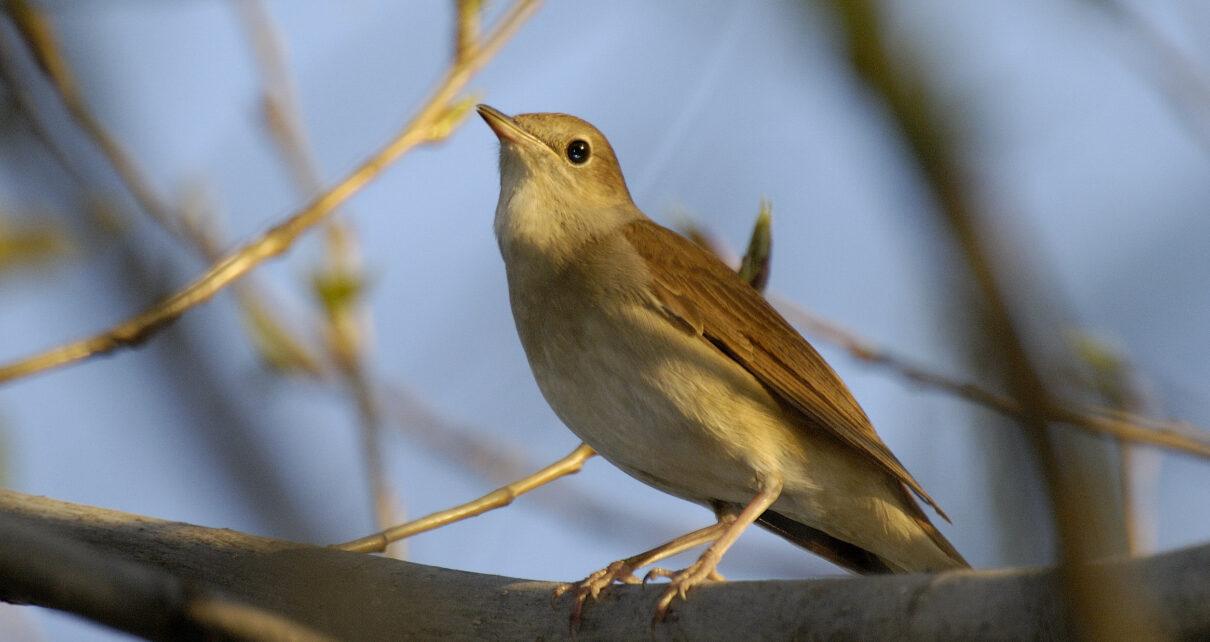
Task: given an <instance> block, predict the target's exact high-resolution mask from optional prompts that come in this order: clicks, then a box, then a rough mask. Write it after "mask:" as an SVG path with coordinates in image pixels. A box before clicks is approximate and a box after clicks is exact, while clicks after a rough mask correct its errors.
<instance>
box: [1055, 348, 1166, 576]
mask: <svg viewBox="0 0 1210 642" xmlns="http://www.w3.org/2000/svg"><path fill="white" fill-rule="evenodd" d="M1072 334H1073V336H1072V337H1071V338H1072V343H1073V344H1074V347H1075V351H1076V354H1077V355H1078V356H1080V357H1081V358H1082V359H1083V360H1084V361H1085V362H1086V363H1088V364H1089V366H1090V367H1091V372H1092V381H1090V382H1089V383H1090V386H1091V387H1092V388H1093V389H1094V390H1095V391H1096V392H1097V394H1098V395H1099V396H1100V397H1101V398H1102V399H1103V400H1104V401H1105V403H1107V404H1109V406H1111V407H1113V408H1117V409H1119V410H1122V411H1128V412H1143V411H1144V410H1146V409H1147V408H1148V407H1151V408H1155V407H1156V404H1155V403H1154V402H1149V399H1148V395H1147V394H1146V393H1145V392H1144V391H1143V389H1142V386H1141V385H1140V383H1141V382H1140V381H1139V379H1138V377H1137V376H1136V375H1135V373H1134V370H1133V369H1132V367H1131V365H1130V363H1129V362H1128V361H1127V360H1126V358H1125V357H1124V356H1123V355H1122V354H1121V353H1119V352H1118V351H1117V350H1115V349H1114V348H1113V347H1111V346H1110V345H1108V344H1107V343H1105V342H1104V341H1101V340H1098V339H1097V338H1095V337H1093V336H1091V335H1089V334H1086V333H1072ZM1147 454H1148V453H1140V452H1138V451H1137V450H1136V448H1135V446H1134V445H1133V444H1131V443H1129V442H1124V441H1123V442H1120V443H1119V445H1118V468H1119V471H1118V474H1119V475H1120V484H1119V485H1120V488H1121V493H1122V512H1123V518H1124V521H1125V523H1126V545H1127V552H1128V553H1129V554H1130V555H1140V554H1142V553H1144V552H1145V551H1148V550H1150V549H1151V548H1152V546H1153V542H1154V539H1155V538H1154V532H1155V528H1154V524H1155V520H1156V516H1155V509H1154V506H1153V504H1154V502H1148V501H1142V500H1140V498H1139V496H1140V495H1141V494H1143V493H1142V492H1141V491H1142V489H1143V488H1145V487H1147V486H1151V485H1153V484H1154V482H1155V481H1156V479H1157V477H1158V475H1159V472H1160V460H1159V459H1157V458H1156V457H1154V454H1152V455H1153V456H1151V457H1147V456H1146V455H1147ZM1148 482H1150V483H1148Z"/></svg>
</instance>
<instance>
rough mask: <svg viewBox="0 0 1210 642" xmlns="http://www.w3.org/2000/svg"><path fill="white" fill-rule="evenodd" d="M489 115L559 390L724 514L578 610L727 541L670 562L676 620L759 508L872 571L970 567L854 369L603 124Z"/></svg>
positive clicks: (636, 460)
mask: <svg viewBox="0 0 1210 642" xmlns="http://www.w3.org/2000/svg"><path fill="white" fill-rule="evenodd" d="M479 114H480V115H481V116H482V117H483V119H484V120H485V121H487V124H488V125H489V126H490V127H491V128H492V130H494V131H495V133H496V135H497V137H498V138H499V139H500V201H499V204H498V206H497V208H496V217H495V231H496V238H497V240H498V242H499V245H500V252H501V254H502V255H503V258H504V265H505V270H506V272H507V275H508V289H509V298H510V301H511V304H512V310H513V317H514V319H515V321H516V325H517V332H518V334H519V335H520V337H521V343H522V345H523V346H524V348H525V354H526V356H527V358H528V359H529V364H530V367H531V369H532V370H533V373H534V377H535V379H536V380H537V382H538V387H539V388H540V389H541V391H542V394H543V396H544V397H545V398H546V400H547V402H548V403H549V404H550V406H551V408H553V409H554V411H555V413H556V414H557V415H558V416H559V418H560V419H561V420H562V421H563V422H564V423H565V424H567V426H568V427H569V428H570V429H571V430H572V432H574V433H575V434H576V435H577V436H579V437H580V439H582V440H583V441H584V442H585V443H587V444H588V445H589V446H591V447H592V448H593V449H595V450H596V451H597V452H598V453H600V454H601V455H602V456H603V457H604V458H605V459H607V460H609V461H610V462H611V463H613V464H614V465H616V466H617V467H619V468H621V469H622V470H624V471H625V472H627V473H628V474H630V475H631V476H633V477H635V478H637V479H639V480H641V481H643V482H645V483H647V484H649V485H651V486H654V487H655V488H658V489H659V490H662V491H664V492H667V493H670V494H672V495H675V496H677V497H681V498H683V499H687V500H689V501H692V502H696V503H698V504H702V505H704V506H706V507H708V508H710V509H711V510H713V511H714V512H715V514H716V516H717V518H718V520H717V522H716V523H715V524H713V525H710V526H707V527H705V528H702V529H700V530H697V531H694V532H692V533H688V534H686V535H684V536H682V537H679V538H677V539H675V540H672V541H670V542H667V543H665V544H663V545H661V546H658V547H656V548H654V549H652V550H650V551H646V552H644V553H641V554H639V555H636V556H634V557H631V558H628V559H625V560H620V561H618V562H614V563H613V564H611V565H609V566H608V567H606V568H604V569H602V570H600V571H597V572H596V573H593V574H592V575H590V576H589V577H588V578H586V579H585V580H584V581H582V582H579V583H577V584H575V585H565V586H563V587H561V589H560V591H559V593H562V592H565V591H568V590H572V591H574V594H575V604H574V606H573V614H572V615H573V619H578V618H579V616H580V613H581V609H582V608H583V605H584V602H585V601H586V600H587V599H588V598H589V597H591V598H594V599H595V598H596V597H597V595H598V594H599V593H600V591H601V590H603V589H604V588H606V587H608V586H609V585H611V584H612V583H614V582H626V583H636V582H638V581H639V580H638V579H637V578H636V577H635V576H634V571H636V570H637V569H638V568H640V567H642V566H646V565H648V564H652V563H654V562H656V561H659V560H661V559H664V558H666V557H669V556H671V555H674V554H676V553H679V552H681V551H684V550H687V549H689V548H692V547H695V546H699V545H702V544H707V543H709V544H710V546H709V547H708V548H707V549H706V550H705V552H704V553H702V555H701V557H699V558H698V559H697V561H696V562H694V563H693V564H692V565H690V566H689V567H688V568H686V569H684V570H682V571H678V572H675V573H673V572H668V571H664V570H662V569H657V570H656V571H654V572H653V574H654V575H663V576H668V577H671V583H670V584H669V586H668V588H667V590H666V591H665V592H664V593H663V595H662V596H661V597H660V600H659V602H658V604H657V608H656V618H657V619H662V618H663V616H664V615H665V614H666V612H667V610H668V607H669V605H670V604H671V603H672V600H673V599H674V598H675V597H676V596H678V595H680V596H681V597H682V598H683V597H684V596H685V594H686V592H687V591H689V590H690V589H691V588H693V587H694V586H696V585H698V584H700V583H702V582H704V581H707V580H712V579H721V577H720V576H719V575H718V573H717V566H718V563H719V560H721V559H722V557H723V554H724V553H726V551H727V549H728V548H729V547H730V546H731V545H732V544H733V543H734V542H735V540H736V539H737V538H738V537H739V536H740V534H741V533H743V531H744V529H745V528H747V527H748V526H749V525H750V524H753V523H757V524H760V525H761V526H763V527H765V528H767V529H769V530H771V531H773V532H775V533H777V534H778V535H781V536H782V537H784V538H786V539H788V540H790V541H791V542H794V543H795V544H798V545H800V546H802V547H803V548H805V549H807V550H808V551H811V552H813V553H815V554H817V555H820V556H822V557H824V558H826V559H828V560H829V561H831V562H833V563H835V564H838V565H839V566H842V567H844V568H846V569H849V570H851V571H854V572H857V573H904V572H917V571H940V570H945V569H954V568H964V567H966V566H967V564H966V561H965V560H963V559H962V556H961V555H960V554H958V551H957V550H955V549H954V547H953V546H952V545H951V544H950V543H949V542H948V541H947V540H946V539H945V537H943V536H942V535H941V533H940V532H938V530H937V529H936V528H935V527H934V526H933V524H932V523H931V522H930V521H929V519H928V517H927V516H926V515H925V513H924V511H923V510H921V508H920V506H919V505H918V504H917V503H916V500H915V498H913V496H912V495H915V497H918V498H919V499H921V500H923V501H924V502H925V503H927V504H929V505H930V506H932V507H933V508H934V509H935V510H936V511H937V512H938V514H940V515H941V516H942V517H945V514H944V513H943V512H942V511H941V509H940V508H938V507H937V504H936V502H934V501H933V499H932V498H931V497H929V495H928V493H926V492H925V491H924V489H923V488H921V487H920V484H919V483H917V482H916V480H915V479H914V478H913V477H912V475H911V474H910V473H908V471H907V469H906V468H904V466H903V464H902V463H900V462H899V460H898V459H897V458H896V457H895V455H894V454H892V453H891V451H890V449H888V448H887V446H886V444H884V443H883V442H882V439H880V438H879V437H878V434H877V433H876V432H874V427H873V426H872V425H871V424H870V420H869V418H867V417H866V414H865V412H864V411H862V409H861V406H859V405H858V403H857V401H856V400H855V399H854V398H853V395H852V394H851V393H850V392H849V390H848V388H846V387H845V385H844V383H843V382H842V381H841V380H840V377H838V376H837V375H836V373H835V372H834V371H833V370H832V368H830V367H829V366H828V364H827V363H826V362H824V360H823V358H822V357H820V355H819V353H818V352H816V351H815V349H814V348H812V347H811V345H810V344H809V343H807V341H806V339H804V338H802V336H800V335H799V334H798V333H797V332H796V331H795V330H794V329H793V328H792V327H791V326H790V324H789V323H787V322H786V320H785V319H783V318H782V317H781V315H779V314H778V313H777V311H776V310H774V309H773V307H772V306H771V305H769V303H768V302H767V301H766V300H765V299H764V297H763V296H761V294H760V293H759V292H757V291H756V290H755V289H753V288H752V287H751V286H750V285H749V284H748V283H746V282H744V281H743V280H742V279H740V278H739V276H738V275H737V274H736V273H735V272H734V271H733V270H732V269H730V268H729V267H728V266H727V265H726V264H724V263H722V262H721V261H720V260H719V259H717V258H716V257H715V256H714V255H713V254H711V253H709V252H707V251H705V250H703V249H702V248H701V247H699V246H698V245H696V244H694V243H692V242H691V241H689V240H687V239H685V238H683V237H681V236H680V235H678V234H676V233H675V232H673V231H671V230H668V229H667V228H664V227H661V226H660V225H657V224H656V223H654V222H652V221H651V219H649V218H648V217H647V216H645V215H644V214H643V213H642V212H641V211H639V209H638V208H637V207H636V206H635V205H634V202H633V201H632V200H631V197H630V192H629V190H627V188H626V182H625V180H624V179H623V178H622V170H621V167H620V166H619V164H618V160H617V157H616V156H615V155H614V152H613V148H612V147H610V145H609V142H608V141H607V140H606V139H605V137H604V136H603V135H602V134H601V133H600V132H599V131H597V129H596V128H595V127H593V126H592V125H590V124H588V123H586V122H584V121H583V120H580V119H579V118H576V117H574V116H568V115H566V114H522V115H519V116H516V117H511V118H510V117H508V116H506V115H504V114H503V113H501V112H499V111H497V110H495V109H493V108H491V107H489V106H487V105H480V106H479ZM947 519H948V518H947ZM649 576H650V575H649Z"/></svg>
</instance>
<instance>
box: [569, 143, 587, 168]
mask: <svg viewBox="0 0 1210 642" xmlns="http://www.w3.org/2000/svg"><path fill="white" fill-rule="evenodd" d="M591 153H592V150H591V149H590V148H589V147H588V141H586V140H584V139H583V138H577V139H575V140H573V141H571V142H570V143H567V160H569V161H571V162H572V163H574V164H576V165H583V164H584V163H586V162H588V156H589V155H590V154H591Z"/></svg>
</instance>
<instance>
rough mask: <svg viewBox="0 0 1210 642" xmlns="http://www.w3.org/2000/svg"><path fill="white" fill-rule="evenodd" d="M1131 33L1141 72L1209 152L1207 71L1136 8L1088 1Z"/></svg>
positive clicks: (1209, 78) (1209, 87)
mask: <svg viewBox="0 0 1210 642" xmlns="http://www.w3.org/2000/svg"><path fill="white" fill-rule="evenodd" d="M1088 2H1089V3H1090V4H1093V5H1096V6H1097V7H1100V8H1101V10H1103V11H1104V13H1105V14H1106V15H1108V16H1109V17H1110V18H1112V19H1113V20H1115V21H1116V22H1117V23H1118V24H1119V25H1120V26H1122V27H1123V28H1125V29H1126V30H1128V31H1129V32H1130V34H1132V35H1133V36H1134V37H1135V39H1136V40H1137V41H1138V43H1139V44H1140V45H1141V46H1142V47H1143V50H1144V52H1143V53H1144V55H1145V56H1147V57H1148V59H1147V60H1145V61H1138V62H1140V63H1141V66H1145V67H1146V70H1145V71H1144V73H1145V74H1146V75H1147V76H1148V77H1150V78H1151V79H1152V81H1153V82H1154V83H1155V84H1156V86H1157V89H1159V91H1160V92H1161V93H1162V94H1163V95H1164V97H1165V98H1166V102H1167V103H1168V106H1169V107H1170V108H1171V109H1172V112H1173V113H1174V114H1175V115H1176V116H1177V118H1178V119H1179V120H1180V121H1181V122H1182V123H1183V124H1184V125H1185V128H1186V129H1187V130H1188V131H1189V132H1190V133H1191V134H1193V137H1194V139H1195V140H1197V142H1198V143H1199V144H1200V145H1201V147H1202V149H1203V150H1204V151H1206V152H1210V73H1208V72H1207V71H1206V69H1205V67H1204V66H1202V65H1201V64H1200V63H1199V62H1198V61H1196V60H1194V59H1193V58H1190V57H1189V56H1188V55H1187V54H1185V52H1183V51H1181V49H1180V48H1179V47H1177V46H1176V45H1174V44H1173V43H1172V42H1171V41H1170V40H1169V39H1168V38H1167V37H1166V36H1165V35H1164V34H1163V33H1162V32H1161V31H1160V30H1159V29H1157V28H1156V27H1155V25H1153V24H1152V23H1151V21H1150V20H1149V19H1148V18H1147V17H1146V16H1144V15H1142V14H1140V13H1139V11H1138V10H1137V9H1135V8H1134V7H1132V6H1130V4H1129V3H1126V2H1122V1H1121V0H1088Z"/></svg>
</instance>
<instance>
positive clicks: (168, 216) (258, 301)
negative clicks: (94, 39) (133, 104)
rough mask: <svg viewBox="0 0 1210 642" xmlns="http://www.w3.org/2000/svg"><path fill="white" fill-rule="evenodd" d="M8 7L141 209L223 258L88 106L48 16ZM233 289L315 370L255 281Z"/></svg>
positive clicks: (295, 359)
mask: <svg viewBox="0 0 1210 642" xmlns="http://www.w3.org/2000/svg"><path fill="white" fill-rule="evenodd" d="M7 9H8V11H9V15H10V16H11V17H12V18H13V21H14V23H15V24H16V25H17V27H18V31H19V32H20V33H21V34H22V36H23V37H24V39H25V41H26V43H27V44H28V45H29V49H30V52H31V53H32V54H33V56H34V59H35V60H36V61H37V62H38V64H39V66H40V67H41V68H42V69H43V71H44V72H45V73H46V75H47V77H48V78H49V79H50V81H51V85H52V86H53V87H54V89H55V91H56V93H57V94H58V95H59V98H60V100H61V101H62V103H63V106H64V107H65V108H66V109H67V112H68V114H69V115H70V116H71V117H72V119H73V120H74V121H75V123H76V124H77V125H78V126H79V127H80V129H81V130H83V131H84V133H85V134H86V135H87V136H88V137H89V138H90V139H91V140H92V141H93V142H94V143H95V144H96V145H97V147H98V148H99V149H100V150H101V153H102V155H103V156H104V157H105V159H106V160H107V161H108V162H109V164H110V167H112V168H113V170H114V172H115V173H116V174H117V175H118V177H119V178H120V179H121V181H122V183H123V184H124V185H125V186H126V188H127V189H128V190H129V191H130V194H131V195H132V196H133V197H134V199H135V202H136V203H137V204H138V206H139V208H140V209H142V210H143V211H144V212H145V213H147V214H148V215H149V216H150V217H151V218H152V220H154V221H155V222H156V223H158V224H159V225H160V227H162V228H163V229H164V230H165V231H167V232H168V233H170V234H172V235H173V236H175V237H177V238H178V239H181V240H183V241H185V242H186V243H188V244H189V245H190V246H191V247H192V249H193V250H194V251H195V252H197V253H198V254H199V255H200V256H201V257H202V258H203V259H205V260H206V261H207V262H210V263H214V262H216V261H218V260H219V259H220V258H222V244H221V243H220V242H219V241H218V239H217V238H216V237H215V235H214V233H213V231H212V230H210V229H208V228H206V227H205V226H204V225H203V224H202V223H201V222H200V219H199V218H198V217H193V216H178V215H177V213H176V212H174V211H173V208H172V207H170V206H168V205H167V204H166V203H165V202H164V201H163V199H161V198H160V197H159V196H158V195H157V194H156V193H155V190H154V189H153V188H152V187H151V184H150V182H149V181H148V180H147V179H146V177H145V175H144V174H143V172H142V171H141V170H140V169H139V167H138V164H137V163H136V162H135V160H134V157H133V156H132V155H131V154H130V153H129V152H128V151H127V150H126V149H125V148H124V147H123V146H122V144H121V143H119V142H118V139H117V138H116V137H115V136H113V135H112V134H111V133H110V132H109V130H108V129H107V128H106V127H105V126H104V125H103V124H102V123H101V121H100V120H99V119H98V118H97V117H96V115H94V114H93V113H92V110H91V109H89V107H88V103H87V101H86V100H85V99H84V96H83V95H82V94H81V93H80V91H79V88H78V86H77V84H76V82H75V80H74V75H73V74H72V73H71V67H70V65H68V63H67V60H66V58H65V57H64V56H63V54H62V51H61V50H60V49H59V46H58V42H57V40H56V39H55V36H54V32H53V29H52V27H51V24H50V22H49V20H48V19H47V18H46V17H45V16H44V15H43V14H42V13H41V12H40V11H39V10H38V9H37V8H36V7H34V6H33V5H31V4H29V3H28V2H25V1H24V0H17V1H15V2H13V3H10V4H9V5H8V6H7ZM0 40H2V39H0ZM0 46H2V47H3V49H4V51H3V54H4V57H5V61H0V64H3V65H4V67H5V70H4V72H3V73H4V76H5V77H6V79H8V80H9V82H10V84H11V85H13V86H16V85H17V84H18V82H19V81H18V79H17V74H16V72H15V70H13V69H11V68H10V67H9V65H11V64H12V63H11V58H12V56H13V55H14V54H15V51H14V48H13V47H11V46H9V44H8V42H7V41H5V42H3V43H0ZM18 104H19V106H20V107H21V109H22V110H23V111H24V112H25V113H26V114H27V115H28V116H29V119H30V120H31V121H34V122H36V123H37V125H36V126H37V127H39V128H40V129H41V131H40V132H39V134H40V136H42V138H44V139H45V142H46V144H47V145H48V146H50V147H51V148H52V151H54V153H55V156H56V157H57V158H59V159H60V161H61V162H62V163H63V164H64V166H65V167H67V168H68V170H69V172H70V173H71V174H72V175H73V176H75V177H76V178H77V179H79V180H80V181H81V183H85V182H86V181H85V179H84V177H83V174H82V173H81V172H79V170H78V169H76V168H75V167H74V163H73V162H72V161H71V160H69V155H68V154H66V153H64V152H62V150H60V149H59V145H58V143H57V142H56V141H55V140H54V138H53V137H52V136H50V135H49V134H48V132H45V131H44V128H42V127H41V123H40V116H39V114H38V109H37V107H36V106H35V105H33V103H32V100H31V98H30V97H29V95H28V94H27V93H24V92H23V93H22V94H21V96H20V98H19V100H18ZM234 291H235V297H236V300H237V302H238V303H239V305H240V307H241V308H242V309H243V311H244V314H245V315H246V320H247V322H248V324H249V326H250V329H251V330H252V331H253V332H254V333H255V334H256V338H257V340H258V341H259V342H261V343H266V344H268V345H271V346H272V347H273V351H274V354H275V355H276V358H278V359H279V360H281V361H282V362H284V363H289V364H290V365H291V366H292V367H295V368H298V369H301V370H303V371H306V372H309V373H311V374H317V373H318V372H319V370H320V364H319V362H318V359H317V358H316V357H314V356H313V355H311V354H310V352H309V351H308V350H307V349H306V348H305V347H304V346H303V344H302V342H300V341H299V340H298V339H296V338H295V337H294V334H293V333H292V332H291V331H289V330H287V329H286V324H285V323H284V322H283V321H282V320H280V319H278V318H277V316H276V315H274V314H273V313H272V312H271V311H270V310H271V306H269V305H266V304H265V302H264V301H265V299H266V297H265V295H264V294H263V293H262V292H261V291H260V290H259V289H257V288H256V286H255V285H254V284H252V283H250V282H242V283H238V284H236V287H235V289H234Z"/></svg>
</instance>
